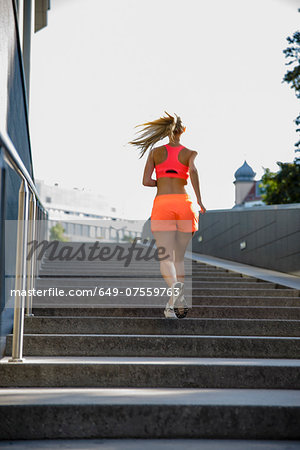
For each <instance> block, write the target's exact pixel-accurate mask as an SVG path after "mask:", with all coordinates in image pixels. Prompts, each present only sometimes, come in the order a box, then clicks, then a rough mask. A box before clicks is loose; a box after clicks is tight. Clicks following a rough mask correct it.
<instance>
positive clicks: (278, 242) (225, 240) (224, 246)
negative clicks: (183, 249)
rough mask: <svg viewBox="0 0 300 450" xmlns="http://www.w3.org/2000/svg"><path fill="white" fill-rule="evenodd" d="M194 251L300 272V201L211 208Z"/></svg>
mask: <svg viewBox="0 0 300 450" xmlns="http://www.w3.org/2000/svg"><path fill="white" fill-rule="evenodd" d="M243 243H245V244H243ZM244 245H246V246H245V248H243V246H244ZM193 251H194V252H197V253H202V254H205V255H211V256H217V257H219V258H224V259H230V260H232V261H238V262H241V263H244V264H250V265H253V266H258V267H264V268H267V269H273V270H278V271H280V272H286V273H290V274H293V275H297V276H300V204H299V203H297V204H293V205H272V206H271V205H270V206H258V207H252V208H244V209H242V208H234V209H229V210H216V211H208V212H207V213H206V214H205V215H204V216H201V215H200V218H199V230H198V231H197V233H195V235H194V237H193Z"/></svg>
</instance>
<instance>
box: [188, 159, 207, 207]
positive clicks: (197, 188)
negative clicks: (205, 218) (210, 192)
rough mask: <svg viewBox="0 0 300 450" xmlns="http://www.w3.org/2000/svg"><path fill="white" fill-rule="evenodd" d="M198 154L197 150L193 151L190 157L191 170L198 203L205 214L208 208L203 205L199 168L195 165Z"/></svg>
mask: <svg viewBox="0 0 300 450" xmlns="http://www.w3.org/2000/svg"><path fill="white" fill-rule="evenodd" d="M197 155H198V153H197V152H195V151H193V152H192V154H191V156H190V159H189V170H190V177H191V183H192V186H193V188H194V191H195V194H196V197H197V202H198V205H199V206H200V208H201V211H200V212H201V214H204V213H205V211H206V208H205V206H204V205H203V203H202V200H201V194H200V182H199V176H198V170H197V167H196V166H195V162H194V161H195V158H196V156H197Z"/></svg>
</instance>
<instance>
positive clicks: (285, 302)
mask: <svg viewBox="0 0 300 450" xmlns="http://www.w3.org/2000/svg"><path fill="white" fill-rule="evenodd" d="M125 297H126V298H127V300H129V302H130V303H131V302H132V301H131V298H129V297H128V296H124V295H119V296H118V299H119V300H120V301H119V303H125ZM42 298H43V303H50V304H53V303H57V304H61V303H62V300H63V299H62V298H61V297H59V296H51V297H49V296H43V297H42ZM102 298H103V302H102V303H105V304H110V303H111V300H112V297H109V296H107V295H105V296H103V297H102ZM134 298H135V302H136V303H137V304H143V303H145V299H144V297H140V296H135V297H134ZM152 298H153V297H152ZM160 298H161V301H159V302H158V303H159V305H163V306H164V305H165V303H166V302H167V301H168V296H167V295H163V296H160ZM97 299H98V297H97ZM77 300H78V299H75V300H74V303H76V302H77V303H78V301H77ZM190 300H191V299H190ZM90 301H91V298H90V297H86V296H82V297H81V299H80V304H83V303H89V302H90ZM34 303H35V304H36V303H38V301H37V300H36V298H34ZM190 303H191V302H190ZM97 304H99V301H98V300H97ZM192 305H193V307H194V306H197V305H198V306H200V305H212V306H289V307H293V306H298V307H300V297H273V296H267V297H263V296H262V297H260V296H255V295H252V296H250V297H245V296H226V295H216V296H206V295H193V298H192Z"/></svg>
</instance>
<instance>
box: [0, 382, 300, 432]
mask: <svg viewBox="0 0 300 450" xmlns="http://www.w3.org/2000/svg"><path fill="white" fill-rule="evenodd" d="M299 421H300V393H299V391H296V390H290V391H287V390H280V389H274V390H273V389H268V390H265V389H257V390H255V389H174V388H163V389H159V388H157V389H154V388H149V389H146V388H143V389H109V388H103V389H101V388H95V389H92V388H90V389H88V388H85V389H80V388H44V389H41V388H39V389H31V388H27V389H26V388H20V389H3V390H2V389H1V390H0V433H1V437H2V439H12V438H13V439H58V438H64V439H66V438H72V439H75V438H77V439H78V438H112V437H113V438H210V439H211V438H213V439H226V438H231V439H299V438H300V427H299ZM41 424H42V426H41ZM62 424H63V426H62Z"/></svg>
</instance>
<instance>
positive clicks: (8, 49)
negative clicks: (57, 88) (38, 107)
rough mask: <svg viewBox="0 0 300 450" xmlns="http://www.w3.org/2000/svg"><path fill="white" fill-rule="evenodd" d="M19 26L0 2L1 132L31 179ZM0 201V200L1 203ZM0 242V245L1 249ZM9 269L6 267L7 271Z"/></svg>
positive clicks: (4, 326)
mask: <svg viewBox="0 0 300 450" xmlns="http://www.w3.org/2000/svg"><path fill="white" fill-rule="evenodd" d="M17 31H18V26H17V20H16V14H15V10H14V0H1V1H0V128H1V130H5V131H7V133H8V134H9V136H10V138H11V140H12V142H13V144H14V145H15V147H16V149H17V151H18V153H19V155H20V157H21V159H22V161H23V163H24V165H25V166H26V168H27V170H28V172H29V173H30V174H31V176H32V177H33V173H32V161H31V149H30V138H29V131H28V130H29V129H28V117H27V101H26V88H25V83H24V77H23V65H22V56H21V53H20V46H19V42H18V32H17ZM5 169H6V182H5V191H6V198H5V207H6V212H5V218H6V220H16V219H17V218H18V191H19V187H20V178H19V176H18V175H16V173H15V172H14V171H13V170H12V169H11V168H10V167H9V166H8V165H6V168H5ZM0 201H1V199H0ZM3 244H4V243H3V242H1V243H0V245H1V246H2V247H3ZM5 251H6V256H5V258H6V268H8V270H9V272H10V273H11V271H12V270H13V268H14V267H15V254H16V247H15V242H14V243H11V244H10V245H9V246H8V245H7V246H6V248H5ZM8 266H9V267H8ZM8 284H9V280H6V283H5V285H6V293H5V295H2V296H1V298H0V313H1V316H0V338H1V342H0V350H1V343H2V342H3V336H5V334H6V333H7V332H8V330H9V329H11V328H12V312H13V311H12V309H11V308H8V309H7V308H6V309H5V307H6V306H7V303H8V301H9V298H8V292H9V285H8Z"/></svg>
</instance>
